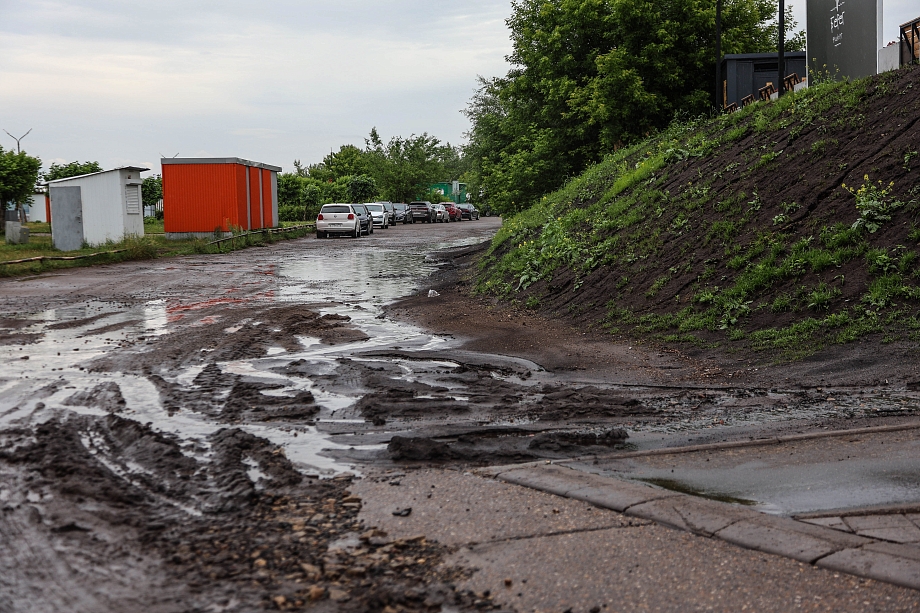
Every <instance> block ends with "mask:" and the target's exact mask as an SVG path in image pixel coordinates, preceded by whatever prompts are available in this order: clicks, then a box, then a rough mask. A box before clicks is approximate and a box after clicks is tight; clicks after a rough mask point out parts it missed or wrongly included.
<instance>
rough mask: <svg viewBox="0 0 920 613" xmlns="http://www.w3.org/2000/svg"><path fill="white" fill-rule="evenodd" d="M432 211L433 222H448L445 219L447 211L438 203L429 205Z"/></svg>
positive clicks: (447, 219) (446, 218)
mask: <svg viewBox="0 0 920 613" xmlns="http://www.w3.org/2000/svg"><path fill="white" fill-rule="evenodd" d="M431 208H432V210H433V211H434V220H435V221H436V222H438V223H441V222H444V221H450V219H449V218H448V217H447V209H445V208H444V205H443V204H441V203H440V202H436V203H434V204H432V205H431Z"/></svg>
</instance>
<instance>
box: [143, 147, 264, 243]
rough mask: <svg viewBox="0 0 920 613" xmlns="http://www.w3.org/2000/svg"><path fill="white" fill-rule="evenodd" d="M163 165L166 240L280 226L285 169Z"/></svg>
mask: <svg viewBox="0 0 920 613" xmlns="http://www.w3.org/2000/svg"><path fill="white" fill-rule="evenodd" d="M160 164H161V165H162V168H163V225H164V230H165V231H166V235H167V237H170V235H174V236H173V237H174V238H179V237H185V236H188V235H205V234H213V233H214V232H215V231H217V232H230V231H232V230H233V229H243V230H256V229H260V228H270V227H275V226H277V225H278V173H279V172H281V168H279V167H277V166H270V165H268V164H262V163H260V162H251V161H249V160H243V159H240V158H164V159H161V160H160ZM175 235H179V236H175Z"/></svg>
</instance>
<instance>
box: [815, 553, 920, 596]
mask: <svg viewBox="0 0 920 613" xmlns="http://www.w3.org/2000/svg"><path fill="white" fill-rule="evenodd" d="M879 545H889V546H892V545H891V544H890V543H874V544H873V545H870V546H868V547H863V548H860V549H845V550H843V551H838V552H837V553H834V554H832V555H829V556H827V557H826V558H823V559H821V560H818V561H817V563H816V565H817V566H819V567H821V568H826V569H828V570H836V571H839V572H844V573H849V574H852V575H858V576H860V577H869V578H871V579H877V580H878V581H885V582H886V583H893V584H895V585H900V586H903V587H908V588H913V589H915V590H916V589H920V561H917V560H912V559H910V558H907V557H902V556H899V555H894V554H893V553H891V552H890V551H885V550H884V548H882V550H879V549H880V548H879V547H878V546H879ZM893 547H898V546H897V545H894V546H893ZM902 547H903V546H902ZM911 549H916V548H911Z"/></svg>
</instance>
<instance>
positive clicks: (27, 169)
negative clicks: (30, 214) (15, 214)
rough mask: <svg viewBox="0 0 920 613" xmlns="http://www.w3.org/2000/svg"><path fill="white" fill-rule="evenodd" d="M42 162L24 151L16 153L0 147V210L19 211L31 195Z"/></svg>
mask: <svg viewBox="0 0 920 613" xmlns="http://www.w3.org/2000/svg"><path fill="white" fill-rule="evenodd" d="M41 167H42V161H41V160H40V159H39V158H37V157H32V156H30V155H29V154H27V153H26V152H25V151H23V152H21V153H16V152H14V151H4V150H3V147H0V209H2V210H6V209H7V208H9V207H10V205H12V206H13V207H15V208H17V209H19V208H20V207H21V206H22V204H23V203H24V202H26V201H27V200H28V199H29V197H30V196H31V195H32V191H33V190H34V189H35V184H36V182H37V181H38V172H39V170H41Z"/></svg>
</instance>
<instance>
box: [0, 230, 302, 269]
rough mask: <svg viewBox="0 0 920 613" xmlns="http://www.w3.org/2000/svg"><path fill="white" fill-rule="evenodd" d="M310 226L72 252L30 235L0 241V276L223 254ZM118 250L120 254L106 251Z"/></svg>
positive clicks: (131, 241)
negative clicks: (212, 240) (213, 240)
mask: <svg viewBox="0 0 920 613" xmlns="http://www.w3.org/2000/svg"><path fill="white" fill-rule="evenodd" d="M312 233H313V230H312V228H306V229H301V230H292V231H290V232H283V233H278V234H272V235H263V234H262V233H255V234H250V235H246V236H239V237H237V238H235V239H234V240H233V241H225V242H223V243H221V244H219V245H208V244H207V243H208V241H207V240H204V239H188V240H178V241H177V240H167V239H166V237H165V236H163V235H158V236H156V235H153V236H151V235H147V236H143V237H139V238H137V237H130V238H127V239H125V240H123V241H120V242H117V243H106V244H104V245H99V246H96V247H84V248H82V249H77V250H75V251H59V250H57V249H55V248H54V246H53V245H52V243H51V236H31V237H30V238H29V242H28V243H27V244H25V245H10V244H6V243H3V244H0V276H4V277H9V276H18V275H26V274H36V273H41V272H44V271H47V270H57V269H62V268H75V267H82V266H93V265H97V264H111V263H114V262H123V261H126V260H143V259H151V258H161V257H172V256H178V255H190V254H193V253H222V252H226V251H233V250H237V249H245V248H246V247H250V246H257V245H264V244H266V243H270V242H275V241H278V240H285V239H290V238H300V237H302V236H306V235H308V234H312ZM112 251H120V253H107V252H112ZM94 253H100V254H101V255H97V256H94V257H87V258H84V259H79V260H66V261H62V260H42V261H39V262H25V263H21V264H4V262H8V261H10V260H21V259H27V258H34V257H39V256H48V257H60V256H66V257H71V256H88V255H90V254H94Z"/></svg>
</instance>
